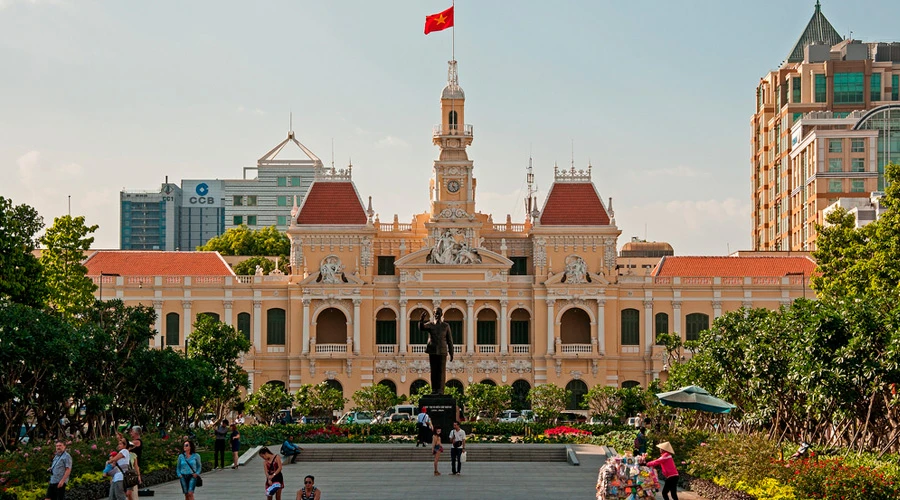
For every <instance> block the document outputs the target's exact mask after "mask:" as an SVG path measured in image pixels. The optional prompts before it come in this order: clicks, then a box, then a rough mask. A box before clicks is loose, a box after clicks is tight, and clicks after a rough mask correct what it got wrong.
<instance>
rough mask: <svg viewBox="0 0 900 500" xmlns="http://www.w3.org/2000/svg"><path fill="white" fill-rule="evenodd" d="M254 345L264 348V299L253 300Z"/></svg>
mask: <svg viewBox="0 0 900 500" xmlns="http://www.w3.org/2000/svg"><path fill="white" fill-rule="evenodd" d="M253 347H255V348H256V350H257V352H259V351H261V350H262V301H261V300H254V301H253Z"/></svg>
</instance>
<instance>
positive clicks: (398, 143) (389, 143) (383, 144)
mask: <svg viewBox="0 0 900 500" xmlns="http://www.w3.org/2000/svg"><path fill="white" fill-rule="evenodd" d="M375 147H377V148H401V149H406V148H408V147H409V144H408V143H407V142H406V141H404V140H403V139H400V138H399V137H394V136H392V135H389V136H387V137H385V138H384V139H381V140H379V141H378V142H376V143H375Z"/></svg>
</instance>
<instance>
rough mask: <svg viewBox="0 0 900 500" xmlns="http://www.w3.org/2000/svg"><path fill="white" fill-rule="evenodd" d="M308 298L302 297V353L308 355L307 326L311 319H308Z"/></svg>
mask: <svg viewBox="0 0 900 500" xmlns="http://www.w3.org/2000/svg"><path fill="white" fill-rule="evenodd" d="M309 302H310V299H309V297H303V352H302V354H309V324H310V321H311V319H312V318H310V317H309Z"/></svg>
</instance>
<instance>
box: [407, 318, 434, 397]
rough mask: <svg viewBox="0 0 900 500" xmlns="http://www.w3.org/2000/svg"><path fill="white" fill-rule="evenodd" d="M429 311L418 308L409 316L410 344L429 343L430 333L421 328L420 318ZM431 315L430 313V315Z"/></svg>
mask: <svg viewBox="0 0 900 500" xmlns="http://www.w3.org/2000/svg"><path fill="white" fill-rule="evenodd" d="M423 312H424V313H427V312H428V311H426V310H425V309H422V308H418V309H413V312H412V314H410V316H409V343H410V344H427V343H428V334H427V333H426V332H423V331H420V330H419V320H420V319H421V318H422V313H423ZM429 317H430V315H429ZM413 394H415V393H413Z"/></svg>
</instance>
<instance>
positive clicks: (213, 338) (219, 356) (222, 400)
mask: <svg viewBox="0 0 900 500" xmlns="http://www.w3.org/2000/svg"><path fill="white" fill-rule="evenodd" d="M249 350H250V341H249V340H248V339H247V337H245V336H244V335H243V334H242V333H241V332H239V331H237V330H236V329H235V328H234V327H233V326H229V325H226V324H225V323H223V322H221V321H218V320H215V319H213V318H212V317H211V316H208V315H206V314H201V315H199V316H198V317H197V322H196V323H194V331H193V332H192V333H191V336H190V343H189V344H188V357H191V358H199V359H203V360H205V361H206V362H207V363H209V364H210V366H211V367H212V369H213V370H214V371H215V373H216V375H218V377H217V381H218V382H219V383H218V384H217V385H215V386H213V387H210V394H209V398H208V399H209V401H208V404H209V409H210V411H212V412H214V413H215V414H216V418H217V419H220V418H222V417H223V416H224V415H225V411H226V410H227V409H228V408H229V407H230V406H231V405H232V404H233V403H234V402H235V401H236V400H238V399H239V398H240V390H241V388H242V387H247V386H248V384H249V377H248V375H247V372H246V371H244V369H243V367H241V364H240V362H239V361H240V357H241V356H242V355H243V354H244V353H245V352H247V351H249Z"/></svg>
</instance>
